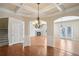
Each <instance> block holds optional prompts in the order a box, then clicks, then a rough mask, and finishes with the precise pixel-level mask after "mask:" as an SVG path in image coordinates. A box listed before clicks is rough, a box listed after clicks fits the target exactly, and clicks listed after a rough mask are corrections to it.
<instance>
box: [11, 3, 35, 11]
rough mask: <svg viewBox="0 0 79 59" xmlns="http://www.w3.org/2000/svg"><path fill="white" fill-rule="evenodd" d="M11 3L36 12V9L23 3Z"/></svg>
mask: <svg viewBox="0 0 79 59" xmlns="http://www.w3.org/2000/svg"><path fill="white" fill-rule="evenodd" d="M12 4H13V5H15V6H18V7H20V8H22V9H25V10H28V11H31V12H36V10H35V9H34V8H32V7H29V6H27V5H24V3H23V4H22V5H19V4H16V3H12Z"/></svg>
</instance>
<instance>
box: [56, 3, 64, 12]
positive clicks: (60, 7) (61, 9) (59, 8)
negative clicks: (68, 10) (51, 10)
mask: <svg viewBox="0 0 79 59" xmlns="http://www.w3.org/2000/svg"><path fill="white" fill-rule="evenodd" d="M55 6H56V7H57V9H58V10H59V11H63V10H65V8H64V5H63V4H61V3H60V4H57V3H55Z"/></svg>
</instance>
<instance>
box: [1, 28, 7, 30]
mask: <svg viewBox="0 0 79 59" xmlns="http://www.w3.org/2000/svg"><path fill="white" fill-rule="evenodd" d="M0 30H8V28H0Z"/></svg>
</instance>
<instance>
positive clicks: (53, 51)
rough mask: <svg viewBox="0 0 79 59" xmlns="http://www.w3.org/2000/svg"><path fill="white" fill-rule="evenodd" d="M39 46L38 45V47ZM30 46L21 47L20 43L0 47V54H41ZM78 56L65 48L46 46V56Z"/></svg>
mask: <svg viewBox="0 0 79 59" xmlns="http://www.w3.org/2000/svg"><path fill="white" fill-rule="evenodd" d="M39 48H40V47H38V49H39ZM42 48H43V47H42ZM30 49H31V47H30V46H26V47H24V48H23V46H22V44H15V45H12V46H3V47H0V56H42V55H38V52H37V51H36V50H33V49H31V50H30ZM73 55H74V56H78V54H73V53H70V52H67V51H65V50H61V49H58V48H53V47H49V46H48V47H47V54H46V56H73Z"/></svg>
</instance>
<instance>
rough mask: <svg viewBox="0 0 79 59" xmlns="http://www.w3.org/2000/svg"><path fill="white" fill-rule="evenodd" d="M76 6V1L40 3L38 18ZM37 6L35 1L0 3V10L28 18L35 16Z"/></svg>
mask: <svg viewBox="0 0 79 59" xmlns="http://www.w3.org/2000/svg"><path fill="white" fill-rule="evenodd" d="M78 6H79V4H78V3H41V4H40V6H39V8H40V10H39V14H40V18H42V17H51V15H54V14H57V13H61V12H65V11H66V10H70V9H73V8H75V7H78ZM37 8H38V6H37V4H36V3H0V11H6V12H7V11H8V12H7V13H9V14H10V13H11V15H12V13H13V14H16V15H19V16H22V17H28V18H36V17H37V12H38V9H37ZM77 9H78V8H77Z"/></svg>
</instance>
